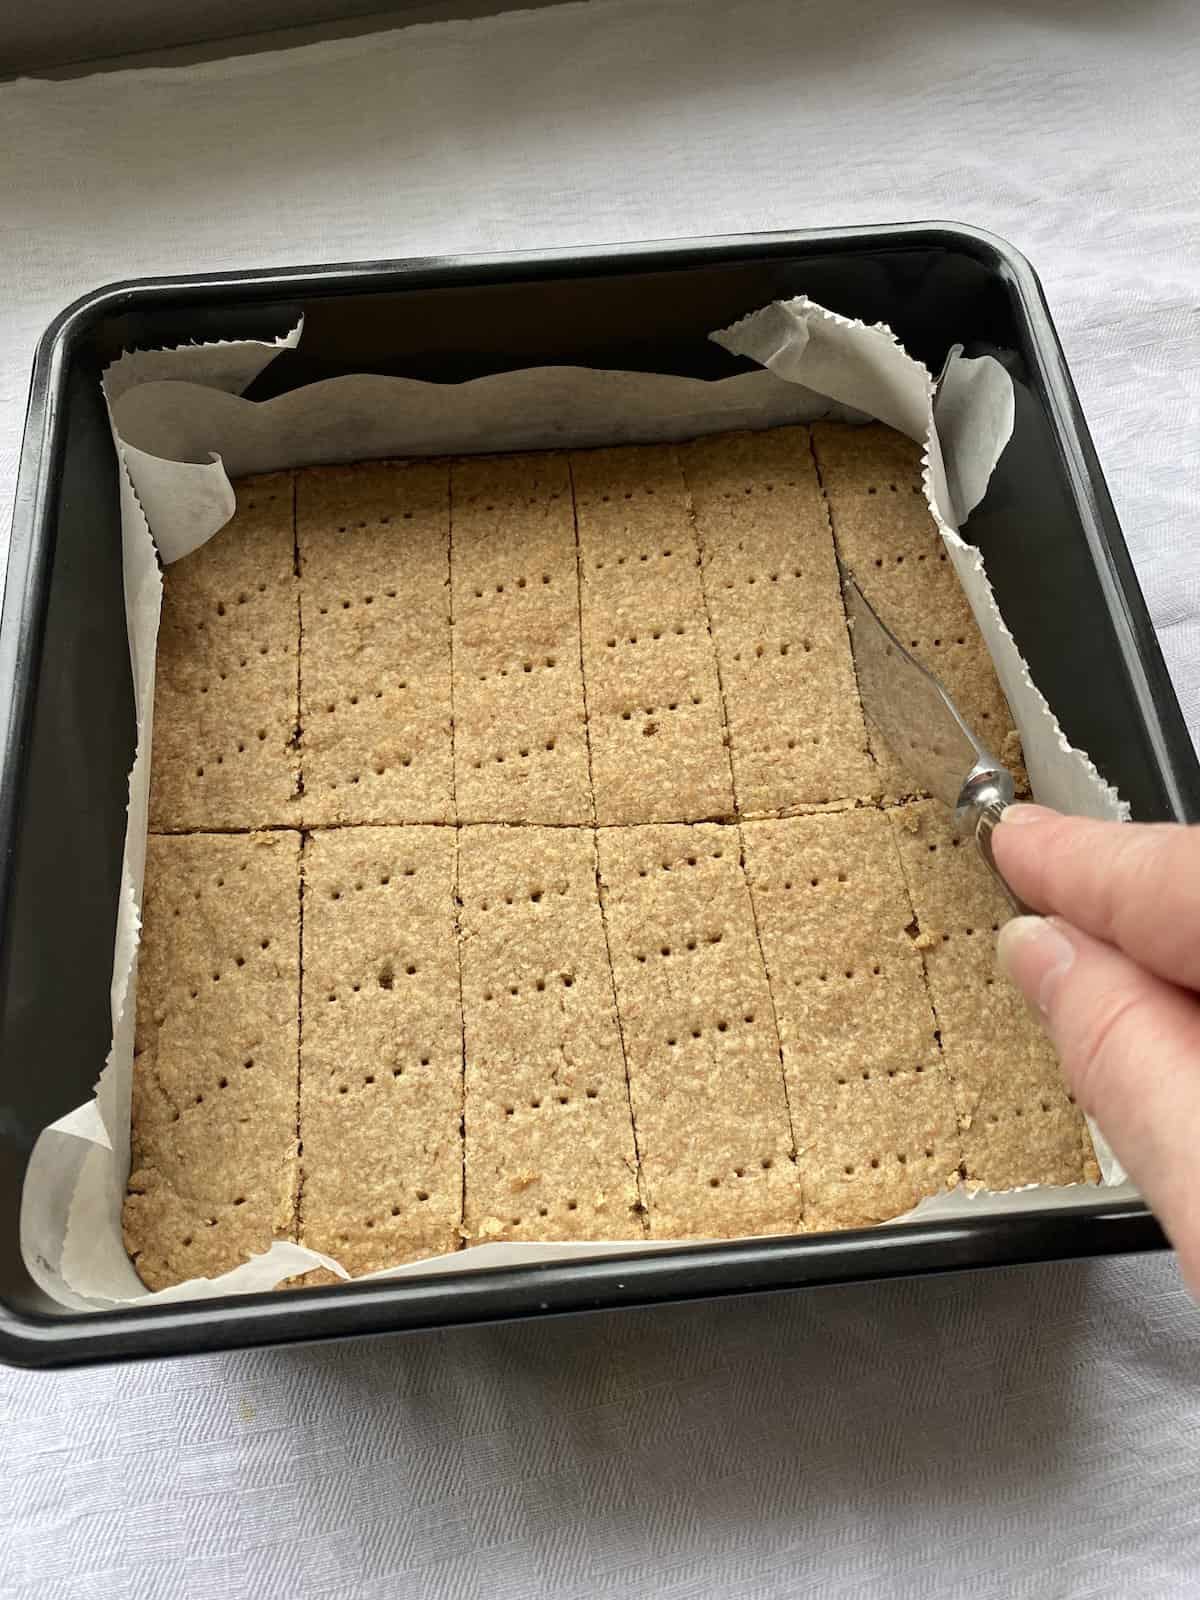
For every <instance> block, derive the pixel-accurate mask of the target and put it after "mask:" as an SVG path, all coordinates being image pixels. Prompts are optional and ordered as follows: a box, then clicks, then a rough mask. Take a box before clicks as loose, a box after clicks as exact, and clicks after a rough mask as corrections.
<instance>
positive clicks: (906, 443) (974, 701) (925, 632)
mask: <svg viewBox="0 0 1200 1600" xmlns="http://www.w3.org/2000/svg"><path fill="white" fill-rule="evenodd" d="M812 437H813V449H814V451H815V453H816V458H817V464H818V467H819V469H820V474H821V483H822V485H823V487H824V491H825V496H826V499H827V500H828V502H829V512H830V516H831V518H832V521H833V532H834V537H835V539H836V541H837V548H838V553H839V554H840V556H841V558H842V560H843V561H844V562H845V564H846V566H847V567H848V568H849V569H850V571H851V572H852V573H853V574H854V576H855V577H856V578H857V580H858V582H859V585H860V587H861V589H862V591H863V593H864V594H865V595H866V597H867V599H868V600H869V601H870V602H871V604H872V606H874V608H875V610H876V611H877V612H878V613H879V615H880V617H882V619H883V621H884V622H885V623H886V624H887V625H888V627H889V628H891V629H892V631H893V632H894V633H895V634H896V635H897V637H898V638H899V639H900V641H901V643H902V644H904V645H905V646H906V647H907V648H908V649H909V650H911V651H912V653H913V655H914V656H916V658H917V659H918V661H922V662H924V664H925V665H926V666H927V667H928V668H929V669H930V671H931V672H935V673H936V674H937V675H938V677H939V678H940V679H941V680H942V682H943V683H944V684H945V685H946V688H947V689H948V690H949V691H950V694H951V695H952V696H953V698H954V700H955V703H956V704H957V706H958V708H959V710H960V711H961V712H962V714H963V716H964V717H965V718H966V720H967V721H968V723H970V724H971V726H972V727H974V728H976V729H977V730H978V732H979V735H980V737H981V738H982V739H983V740H984V741H985V742H987V743H990V744H991V746H992V748H993V749H999V748H1000V747H1001V745H1002V744H1003V743H1004V740H1005V738H1006V736H1007V735H1008V733H1009V732H1010V730H1011V728H1012V714H1011V712H1010V711H1009V709H1008V703H1007V701H1006V700H1005V698H1004V695H1003V693H1002V691H1001V689H1000V684H999V682H998V680H997V678H996V672H995V668H994V667H993V666H992V661H991V657H990V656H989V655H988V652H987V647H986V645H985V644H984V642H983V636H982V634H981V633H980V632H979V629H978V627H977V626H976V623H975V618H974V616H973V615H972V612H971V607H970V604H969V603H968V601H967V597H966V595H965V594H964V592H963V589H962V586H961V585H960V584H959V581H958V578H957V577H956V575H955V572H954V568H953V566H952V565H951V563H950V558H949V557H948V555H947V554H946V551H945V549H944V548H943V545H942V540H941V537H940V536H939V534H938V531H937V527H936V525H935V523H934V521H933V518H932V517H931V516H930V515H929V508H928V506H927V505H926V503H925V497H924V493H923V491H922V487H921V450H920V447H919V446H918V445H916V444H914V443H913V441H912V440H911V439H908V438H906V437H905V436H904V435H903V434H900V433H896V432H894V431H893V430H892V429H891V428H885V427H884V426H883V425H882V424H881V423H871V424H869V425H868V426H866V427H862V428H848V427H846V426H844V425H842V424H837V423H820V422H818V423H814V424H813V429H812ZM871 749H872V752H873V753H874V755H875V758H876V760H877V762H878V764H879V784H880V788H881V790H882V792H883V793H884V794H885V795H891V796H897V795H899V796H903V795H906V794H911V793H912V787H913V786H912V781H911V779H910V778H909V777H908V775H907V774H906V773H905V771H904V769H903V768H902V767H901V766H900V764H899V763H898V762H897V761H896V760H895V758H894V757H893V756H892V754H891V752H890V751H889V750H888V749H887V748H886V746H883V745H882V744H881V742H880V740H879V738H878V736H872V738H871Z"/></svg>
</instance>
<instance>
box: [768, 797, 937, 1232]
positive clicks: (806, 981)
mask: <svg viewBox="0 0 1200 1600" xmlns="http://www.w3.org/2000/svg"><path fill="white" fill-rule="evenodd" d="M742 835H743V838H744V840H745V851H746V870H747V873H748V876H749V880H750V889H751V894H752V896H753V900H754V908H755V913H756V916H757V921H758V928H759V932H760V935H761V939H762V946H763V952H764V954H765V956H766V962H767V970H768V972H769V974H770V978H771V990H772V994H773V996H774V1001H775V1009H776V1015H777V1017H778V1020H779V1032H780V1037H781V1039H782V1042H783V1059H784V1064H785V1066H786V1069H787V1083H788V1095H789V1100H790V1103H791V1108H792V1121H793V1125H794V1127H795V1130H796V1144H797V1147H798V1149H799V1163H800V1173H801V1177H802V1179H803V1182H804V1196H805V1222H806V1225H807V1226H808V1227H809V1228H831V1227H862V1226H864V1225H865V1224H867V1223H870V1222H879V1221H882V1220H883V1219H885V1218H887V1217H894V1216H897V1215H898V1214H899V1213H900V1212H902V1211H907V1210H908V1209H910V1207H912V1206H914V1205H916V1203H917V1201H918V1200H920V1199H921V1198H922V1196H924V1195H927V1194H934V1193H936V1192H937V1191H938V1190H939V1189H943V1188H947V1187H952V1186H953V1185H954V1184H955V1183H956V1182H957V1181H958V1167H959V1161H960V1159H961V1146H960V1141H959V1136H958V1127H957V1124H956V1122H955V1116H954V1104H953V1098H952V1095H951V1089H950V1084H949V1081H948V1079H947V1078H946V1076H945V1074H944V1071H943V1068H942V1062H941V1058H940V1054H939V1051H938V1046H937V1039H936V1036H935V1024H934V1018H933V1012H932V1010H931V1008H930V1004H929V996H928V994H927V992H926V989H925V982H924V977H923V974H922V970H921V958H920V956H919V954H918V953H917V951H916V949H915V948H914V946H913V942H912V938H911V935H910V932H909V924H910V923H911V920H912V908H911V905H910V903H909V898H908V893H907V890H906V888H905V885H904V879H903V877H902V875H901V872H900V863H899V861H898V859H897V855H896V847H895V844H894V842H893V839H892V834H891V830H890V828H889V827H888V822H887V818H886V817H885V816H884V815H883V813H882V812H880V811H876V810H859V811H851V812H846V813H843V814H842V815H839V816H813V817H798V818H792V819H788V820H784V821H778V822H747V823H745V824H743V827H742Z"/></svg>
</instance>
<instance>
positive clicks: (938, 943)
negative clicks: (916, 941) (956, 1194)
mask: <svg viewBox="0 0 1200 1600" xmlns="http://www.w3.org/2000/svg"><path fill="white" fill-rule="evenodd" d="M890 820H891V822H892V826H893V829H894V831H895V836H896V839H897V841H898V843H899V846H900V855H901V860H902V863H903V866H904V872H905V876H906V878H907V880H908V886H909V891H910V894H911V896H912V901H913V905H914V906H915V908H916V914H917V918H918V920H919V923H920V928H921V932H922V934H923V935H924V938H923V941H922V943H923V945H924V947H925V948H924V950H923V955H924V961H925V971H926V975H927V977H928V981H929V992H930V995H931V997H932V1000H933V1007H934V1011H935V1013H936V1015H937V1022H938V1027H939V1029H940V1030H941V1041H942V1053H943V1055H944V1057H945V1062H946V1069H947V1071H948V1072H949V1074H950V1077H951V1079H952V1080H953V1083H954V1095H955V1103H956V1106H957V1109H958V1118H959V1123H960V1126H961V1127H962V1130H963V1132H962V1140H963V1159H964V1163H965V1166H966V1176H967V1180H968V1182H970V1183H974V1184H982V1185H984V1186H985V1187H987V1188H990V1189H1012V1188H1017V1187H1019V1186H1021V1185H1022V1184H1029V1183H1045V1184H1062V1183H1078V1182H1081V1181H1082V1180H1083V1179H1084V1178H1085V1177H1086V1176H1088V1172H1087V1171H1085V1161H1086V1160H1090V1159H1091V1147H1090V1140H1088V1136H1087V1129H1086V1127H1085V1125H1084V1122H1083V1119H1082V1117H1081V1116H1080V1114H1079V1112H1078V1111H1077V1110H1076V1108H1075V1107H1074V1105H1073V1104H1072V1103H1071V1102H1070V1100H1069V1098H1068V1095H1067V1091H1066V1088H1065V1086H1064V1084H1063V1080H1062V1075H1061V1073H1060V1072H1059V1068H1058V1061H1057V1059H1056V1057H1055V1054H1054V1049H1053V1047H1052V1046H1051V1044H1050V1043H1049V1041H1048V1040H1047V1038H1046V1036H1045V1034H1044V1033H1043V1032H1042V1030H1041V1028H1040V1027H1039V1026H1038V1024H1037V1022H1036V1021H1035V1020H1034V1018H1033V1017H1032V1016H1031V1015H1030V1013H1029V1011H1028V1009H1027V1007H1026V1005H1025V1003H1024V1001H1023V1000H1022V999H1021V997H1020V995H1019V994H1018V993H1017V992H1016V990H1015V989H1014V988H1013V987H1012V986H1011V984H1009V982H1008V981H1007V979H1005V978H1003V977H1001V976H1000V975H999V973H998V972H997V971H996V938H995V936H996V932H997V930H998V929H999V927H1000V924H1001V923H1002V922H1003V921H1004V920H1005V918H1006V917H1007V916H1008V914H1009V912H1008V906H1007V904H1006V902H1005V900H1004V898H1003V896H1002V894H1001V892H1000V890H999V888H998V886H997V885H996V883H995V881H994V880H993V878H992V876H991V874H990V873H989V872H988V870H987V868H986V867H985V866H984V864H983V862H982V861H981V860H980V858H979V854H978V852H977V851H976V850H975V849H974V847H973V846H972V844H971V842H970V840H969V839H960V838H959V837H958V836H956V835H955V834H954V833H953V832H952V830H951V827H950V824H949V818H948V816H947V814H946V812H945V811H944V810H943V808H942V807H940V806H939V805H938V804H937V802H936V801H933V800H924V801H918V802H915V803H914V804H913V805H911V806H906V807H904V808H903V809H902V810H900V811H898V812H893V813H892V815H891V818H890Z"/></svg>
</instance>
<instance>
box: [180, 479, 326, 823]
mask: <svg viewBox="0 0 1200 1600" xmlns="http://www.w3.org/2000/svg"><path fill="white" fill-rule="evenodd" d="M237 495H238V507H237V513H236V515H235V516H234V518H233V520H232V521H231V522H230V523H229V524H228V525H227V526H226V527H224V528H222V530H221V531H220V533H218V534H217V535H216V536H215V537H214V538H212V539H210V540H209V541H208V543H207V544H205V545H202V546H201V547H200V549H198V550H195V551H193V552H192V554H191V555H189V556H184V558H183V560H182V561H176V562H175V563H174V564H173V565H172V566H170V567H168V568H167V570H166V572H165V574H164V576H163V608H162V620H161V623H160V626H159V633H158V657H157V664H156V672H155V688H154V760H153V763H152V766H151V770H150V826H151V828H153V829H155V830H158V831H160V832H182V831H185V830H194V829H211V828H246V827H264V826H271V825H276V824H291V825H294V824H296V823H297V822H298V821H299V811H298V808H297V794H298V789H299V759H298V756H297V753H296V748H295V735H296V715H297V705H296V668H297V658H298V654H299V648H300V623H299V611H298V607H297V594H296V578H295V574H294V571H293V554H294V551H293V544H294V536H293V530H292V474H291V473H290V472H277V473H272V474H270V475H269V476H265V477H261V478H254V479H250V480H248V481H247V482H245V483H241V484H239V485H238V486H237Z"/></svg>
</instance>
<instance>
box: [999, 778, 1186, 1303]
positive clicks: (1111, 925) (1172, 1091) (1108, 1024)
mask: <svg viewBox="0 0 1200 1600" xmlns="http://www.w3.org/2000/svg"><path fill="white" fill-rule="evenodd" d="M992 848H993V851H994V853H995V857H996V862H997V865H998V866H999V867H1000V870H1001V871H1002V872H1003V874H1004V876H1005V878H1006V879H1007V880H1008V882H1009V883H1010V884H1011V885H1012V887H1013V889H1014V890H1015V891H1016V893H1017V894H1018V895H1019V896H1020V897H1021V899H1022V900H1024V901H1025V903H1026V904H1027V905H1030V906H1032V907H1033V908H1034V909H1035V910H1037V911H1039V912H1042V913H1044V914H1045V915H1044V916H1031V917H1017V918H1015V919H1014V920H1013V921H1011V922H1009V923H1007V924H1006V925H1005V926H1004V927H1003V928H1002V929H1001V930H1000V939H999V958H1000V965H1001V968H1002V969H1003V971H1004V972H1005V973H1006V974H1007V975H1008V976H1009V977H1010V978H1011V979H1012V980H1013V982H1014V983H1015V984H1016V985H1017V987H1018V988H1019V989H1020V990H1021V991H1022V993H1023V994H1024V995H1025V998H1026V999H1027V1000H1028V1001H1029V1003H1030V1005H1032V1006H1033V1007H1034V1008H1035V1009H1036V1010H1037V1011H1038V1012H1039V1014H1040V1015H1041V1018H1042V1021H1043V1023H1044V1025H1045V1027H1046V1029H1047V1031H1048V1032H1049V1034H1050V1037H1051V1038H1052V1039H1053V1041H1054V1043H1055V1046H1056V1047H1057V1049H1058V1054H1059V1058H1060V1060H1061V1062H1062V1068H1063V1073H1064V1075H1065V1076H1066V1079H1067V1082H1068V1085H1069V1086H1070V1088H1071V1091H1072V1092H1073V1094H1074V1095H1075V1098H1076V1100H1077V1101H1078V1103H1079V1105H1080V1106H1081V1107H1082V1108H1083V1109H1084V1110H1085V1111H1087V1112H1088V1113H1089V1114H1090V1115H1091V1116H1093V1117H1095V1119H1096V1122H1097V1123H1098V1124H1099V1126H1100V1127H1101V1128H1102V1129H1103V1130H1104V1134H1105V1137H1106V1138H1107V1139H1108V1141H1109V1143H1110V1144H1111V1145H1112V1147H1113V1149H1114V1151H1115V1152H1116V1154H1117V1156H1118V1157H1119V1158H1120V1160H1121V1162H1122V1163H1123V1165H1124V1166H1125V1168H1126V1170H1127V1171H1128V1173H1129V1175H1130V1177H1131V1178H1132V1179H1133V1180H1134V1182H1135V1183H1136V1184H1137V1185H1138V1187H1139V1188H1140V1189H1141V1191H1142V1193H1143V1194H1144V1195H1145V1196H1146V1199H1147V1200H1148V1201H1149V1203H1150V1205H1151V1206H1152V1207H1153V1209H1154V1211H1155V1212H1156V1213H1157V1215H1158V1217H1159V1220H1160V1221H1161V1222H1162V1225H1163V1227H1164V1229H1165V1230H1166V1233H1167V1235H1168V1237H1169V1238H1170V1240H1171V1243H1172V1244H1173V1245H1174V1246H1175V1248H1176V1250H1177V1251H1178V1253H1179V1262H1180V1267H1181V1269H1182V1271H1183V1275H1184V1278H1185V1280H1186V1281H1187V1284H1188V1287H1189V1288H1190V1289H1191V1291H1192V1293H1193V1294H1194V1295H1196V1296H1197V1297H1198V1298H1200V1160H1198V1156H1200V997H1198V995H1197V991H1198V990H1200V827H1196V828H1186V827H1181V826H1175V825H1172V824H1166V823H1158V824H1152V825H1139V824H1135V823H1116V822H1092V821H1088V820H1086V819H1085V818H1082V817H1064V816H1060V815H1059V814H1058V813H1057V812H1054V811H1049V810H1047V809H1046V808H1045V807H1043V806H1033V805H1019V806H1013V807H1011V808H1010V809H1009V810H1008V811H1007V812H1005V814H1004V818H1003V820H1002V821H1001V823H1000V825H999V827H998V828H997V829H996V831H995V833H994V834H993V836H992Z"/></svg>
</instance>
